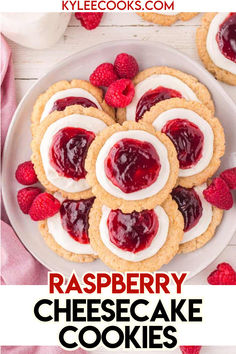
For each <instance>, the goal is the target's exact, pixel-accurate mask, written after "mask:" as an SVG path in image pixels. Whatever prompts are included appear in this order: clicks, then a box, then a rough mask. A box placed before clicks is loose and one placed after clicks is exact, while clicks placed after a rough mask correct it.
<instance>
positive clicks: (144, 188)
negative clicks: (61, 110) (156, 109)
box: [85, 122, 179, 213]
mask: <svg viewBox="0 0 236 354" xmlns="http://www.w3.org/2000/svg"><path fill="white" fill-rule="evenodd" d="M85 168H86V171H87V172H88V173H87V176H86V178H87V181H88V183H89V184H90V185H91V186H92V191H93V193H94V195H95V196H96V197H98V198H99V199H100V200H101V202H102V203H103V204H104V205H107V206H109V207H110V208H112V209H121V210H122V211H123V212H125V213H127V212H128V213H129V212H132V211H134V210H136V211H141V210H144V209H152V208H154V207H155V206H156V205H158V204H161V203H162V202H163V201H164V200H165V199H166V198H167V196H168V194H169V193H170V191H171V190H172V188H173V187H174V185H175V183H176V180H177V177H178V173H179V163H178V160H177V155H176V150H175V148H174V145H173V144H172V142H171V140H170V139H169V138H168V137H167V136H166V135H165V134H162V133H160V132H156V131H155V129H154V128H153V127H152V126H151V125H150V124H146V123H136V122H125V123H124V124H123V125H122V126H121V125H119V124H115V125H113V126H111V127H109V128H107V129H105V130H104V131H103V132H101V134H99V136H97V137H96V139H95V140H94V142H93V143H92V144H91V145H90V148H89V150H88V154H87V158H86V161H85Z"/></svg>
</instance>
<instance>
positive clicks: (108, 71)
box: [89, 63, 118, 87]
mask: <svg viewBox="0 0 236 354" xmlns="http://www.w3.org/2000/svg"><path fill="white" fill-rule="evenodd" d="M117 79H118V76H117V74H116V72H115V70H114V66H113V65H112V64H111V63H103V64H101V65H99V66H98V67H97V68H96V69H95V70H94V72H93V73H92V74H91V75H90V78H89V80H90V82H91V84H92V85H94V86H105V87H107V86H109V85H110V84H111V83H112V82H114V81H116V80H117Z"/></svg>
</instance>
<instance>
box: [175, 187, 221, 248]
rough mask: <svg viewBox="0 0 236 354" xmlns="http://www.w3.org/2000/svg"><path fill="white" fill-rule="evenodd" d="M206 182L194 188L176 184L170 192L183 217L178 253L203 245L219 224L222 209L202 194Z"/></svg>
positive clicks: (210, 237)
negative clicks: (182, 230) (182, 234)
mask: <svg viewBox="0 0 236 354" xmlns="http://www.w3.org/2000/svg"><path fill="white" fill-rule="evenodd" d="M206 188H207V184H206V183H204V184H202V185H201V186H197V187H194V188H184V187H181V186H177V187H176V188H174V189H173V191H172V192H171V195H172V198H173V199H174V200H175V202H176V203H177V204H178V208H179V211H180V212H181V214H182V215H183V217H184V237H183V239H182V241H181V242H180V247H179V253H188V252H192V251H195V250H196V249H198V248H201V247H203V246H204V245H205V244H206V243H207V242H208V241H210V240H211V239H212V237H213V236H214V234H215V230H216V228H217V226H218V225H219V224H220V222H221V219H222V216H223V210H221V209H218V208H216V207H214V206H212V205H211V204H210V203H208V202H207V201H206V199H205V198H204V196H203V191H204V189H206Z"/></svg>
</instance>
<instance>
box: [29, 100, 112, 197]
mask: <svg viewBox="0 0 236 354" xmlns="http://www.w3.org/2000/svg"><path fill="white" fill-rule="evenodd" d="M113 123H114V121H113V119H112V118H111V117H109V116H108V115H107V114H106V113H104V112H103V111H100V110H98V109H96V108H93V107H89V108H84V107H82V106H77V105H74V106H70V107H67V108H66V109H65V110H64V111H61V112H58V111H55V112H53V113H51V114H50V115H49V116H47V118H45V119H44V120H43V122H42V123H41V124H40V126H39V127H38V130H37V134H36V135H35V136H34V137H33V140H32V144H31V146H32V151H33V154H32V157H31V160H32V162H33V164H34V168H35V171H36V174H37V177H38V179H39V181H40V182H41V183H42V185H43V186H44V187H45V188H46V189H47V190H48V191H50V192H60V193H61V194H62V196H63V197H67V198H72V199H81V198H89V197H91V196H92V192H91V188H90V186H89V185H88V183H87V181H86V179H85V177H86V171H85V168H84V162H85V159H86V156H87V151H88V148H89V146H90V144H91V143H92V141H93V140H94V138H95V136H96V134H98V133H99V132H100V131H102V130H103V129H105V128H106V127H108V126H109V125H112V124H113Z"/></svg>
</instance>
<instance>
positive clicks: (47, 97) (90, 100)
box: [31, 80, 114, 134]
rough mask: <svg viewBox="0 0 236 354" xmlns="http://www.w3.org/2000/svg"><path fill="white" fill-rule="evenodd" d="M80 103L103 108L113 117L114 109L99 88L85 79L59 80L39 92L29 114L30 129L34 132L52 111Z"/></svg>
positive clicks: (85, 105) (86, 106) (84, 105)
mask: <svg viewBox="0 0 236 354" xmlns="http://www.w3.org/2000/svg"><path fill="white" fill-rule="evenodd" d="M72 105H81V106H83V107H85V108H88V107H94V108H97V109H100V110H103V111H104V112H105V113H107V114H108V115H110V116H111V117H113V118H114V110H113V108H111V107H109V106H108V105H107V104H106V102H105V100H104V98H103V92H102V90H101V89H99V88H97V87H95V86H93V85H92V84H90V83H89V82H88V81H85V80H72V81H71V82H69V81H66V80H64V81H59V82H56V83H55V84H53V85H52V86H50V87H49V88H48V90H47V91H46V92H44V93H43V94H41V95H40V96H39V97H38V99H37V101H36V102H35V105H34V108H33V112H32V115H31V121H32V125H31V128H32V129H31V130H32V133H33V134H35V132H36V130H37V127H38V125H39V124H40V123H41V122H42V121H43V120H44V119H45V118H46V117H47V116H48V115H49V114H50V113H52V112H54V111H64V109H65V108H66V107H68V106H72Z"/></svg>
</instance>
